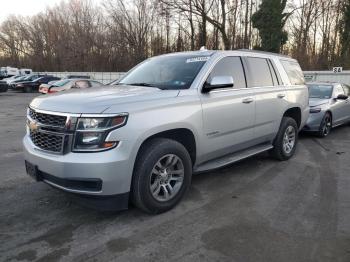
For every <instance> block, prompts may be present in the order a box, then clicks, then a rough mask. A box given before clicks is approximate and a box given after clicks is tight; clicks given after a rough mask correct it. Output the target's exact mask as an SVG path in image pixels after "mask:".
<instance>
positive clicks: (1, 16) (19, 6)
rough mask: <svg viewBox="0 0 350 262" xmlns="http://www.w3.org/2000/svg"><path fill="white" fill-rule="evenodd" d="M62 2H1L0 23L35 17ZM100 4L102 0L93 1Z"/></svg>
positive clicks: (59, 0) (24, 0)
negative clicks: (12, 17) (19, 16)
mask: <svg viewBox="0 0 350 262" xmlns="http://www.w3.org/2000/svg"><path fill="white" fill-rule="evenodd" d="M61 1H62V0H0V22H2V21H4V20H5V19H6V17H8V16H9V15H13V14H14V15H23V16H28V15H34V14H37V13H39V12H41V11H44V10H45V8H46V7H51V6H54V5H55V4H59V3H60V2H61ZM93 2H100V0H93Z"/></svg>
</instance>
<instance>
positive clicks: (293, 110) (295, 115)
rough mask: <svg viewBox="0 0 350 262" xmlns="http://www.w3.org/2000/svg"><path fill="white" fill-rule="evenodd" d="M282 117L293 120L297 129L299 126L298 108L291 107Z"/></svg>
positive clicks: (299, 110)
mask: <svg viewBox="0 0 350 262" xmlns="http://www.w3.org/2000/svg"><path fill="white" fill-rule="evenodd" d="M283 117H291V118H293V119H294V120H295V122H296V123H297V126H298V128H300V126H301V118H302V113H301V109H300V107H291V108H288V109H287V110H286V111H285V112H284V114H283Z"/></svg>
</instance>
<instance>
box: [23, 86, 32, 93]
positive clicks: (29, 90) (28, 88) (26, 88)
mask: <svg viewBox="0 0 350 262" xmlns="http://www.w3.org/2000/svg"><path fill="white" fill-rule="evenodd" d="M23 91H24V93H33V89H32V88H31V87H30V86H25V87H24V88H23Z"/></svg>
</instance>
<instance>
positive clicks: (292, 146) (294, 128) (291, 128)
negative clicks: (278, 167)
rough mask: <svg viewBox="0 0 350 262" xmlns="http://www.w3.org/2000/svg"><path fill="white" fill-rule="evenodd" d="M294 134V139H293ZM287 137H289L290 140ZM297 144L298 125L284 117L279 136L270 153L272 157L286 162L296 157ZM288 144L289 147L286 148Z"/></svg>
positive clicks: (291, 119)
mask: <svg viewBox="0 0 350 262" xmlns="http://www.w3.org/2000/svg"><path fill="white" fill-rule="evenodd" d="M287 130H288V131H287ZM293 134H294V139H292V136H293ZM289 135H290V136H289ZM286 136H288V140H287V137H286ZM292 140H293V141H294V142H293V143H292V142H291V141H292ZM297 143H298V125H297V123H296V122H295V120H294V119H293V118H291V117H283V118H282V121H281V125H280V128H279V130H278V133H277V136H276V138H275V140H274V142H273V149H271V151H270V153H271V155H272V156H273V157H274V158H276V159H277V160H280V161H286V160H288V159H290V158H291V157H292V156H293V155H294V153H295V150H296V146H297ZM286 144H288V145H289V146H286Z"/></svg>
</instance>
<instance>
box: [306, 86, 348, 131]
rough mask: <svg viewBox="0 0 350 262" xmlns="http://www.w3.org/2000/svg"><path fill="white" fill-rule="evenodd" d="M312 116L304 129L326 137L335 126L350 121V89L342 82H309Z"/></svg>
mask: <svg viewBox="0 0 350 262" xmlns="http://www.w3.org/2000/svg"><path fill="white" fill-rule="evenodd" d="M307 86H308V88H309V105H310V116H309V118H308V120H307V122H306V125H305V126H304V128H303V131H307V132H315V133H317V134H318V136H319V137H326V136H328V135H329V133H330V132H331V129H332V128H333V127H336V126H339V125H342V124H345V123H348V122H350V98H349V95H350V89H349V86H348V85H345V84H341V83H328V82H317V83H308V84H307Z"/></svg>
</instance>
